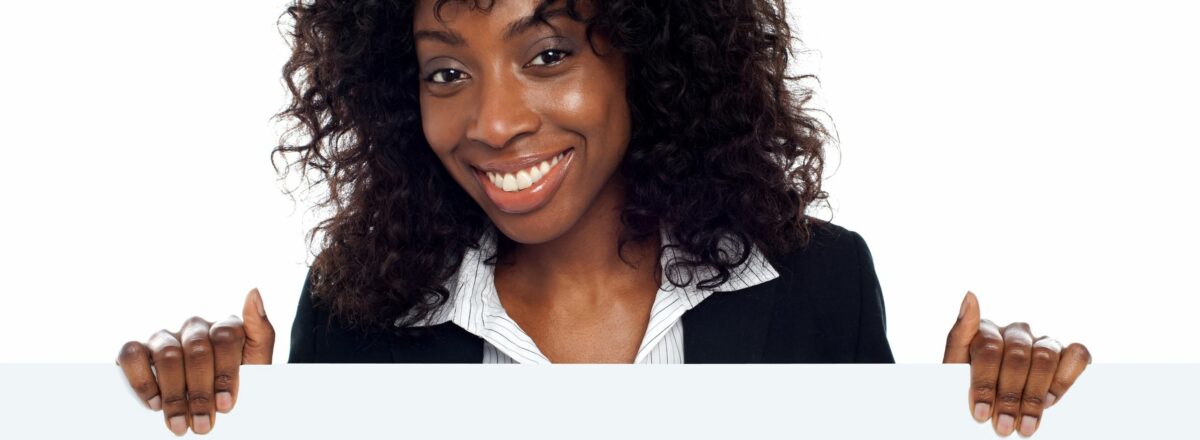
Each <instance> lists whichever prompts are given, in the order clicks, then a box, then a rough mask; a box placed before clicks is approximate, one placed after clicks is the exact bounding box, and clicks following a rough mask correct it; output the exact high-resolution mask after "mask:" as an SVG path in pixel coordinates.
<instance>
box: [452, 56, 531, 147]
mask: <svg viewBox="0 0 1200 440" xmlns="http://www.w3.org/2000/svg"><path fill="white" fill-rule="evenodd" d="M498 70H499V71H498V72H497V73H495V74H492V75H488V76H487V77H486V79H485V80H483V81H479V85H478V95H477V99H478V104H477V106H476V111H475V120H474V121H473V122H472V123H471V124H469V126H468V129H467V138H468V139H470V140H473V141H476V142H481V143H484V144H486V145H488V146H490V147H492V148H495V149H502V148H504V147H506V146H508V144H509V143H511V142H512V141H513V140H514V139H516V138H517V137H519V136H520V135H522V134H530V133H534V132H536V131H537V129H538V127H539V125H540V123H541V122H540V121H541V119H540V117H539V116H538V113H537V112H535V111H534V110H533V109H532V108H531V107H530V105H529V104H530V103H529V102H527V101H528V97H529V94H528V93H527V91H526V86H525V85H524V84H521V81H519V80H517V79H516V78H514V74H513V73H512V72H505V71H504V70H505V69H498Z"/></svg>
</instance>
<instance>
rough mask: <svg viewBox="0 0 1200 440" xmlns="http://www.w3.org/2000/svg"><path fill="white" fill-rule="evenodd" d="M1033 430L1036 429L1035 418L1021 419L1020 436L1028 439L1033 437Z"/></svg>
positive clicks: (1025, 417)
mask: <svg viewBox="0 0 1200 440" xmlns="http://www.w3.org/2000/svg"><path fill="white" fill-rule="evenodd" d="M1035 429H1037V417H1030V416H1024V417H1021V435H1023V436H1026V437H1029V436H1031V435H1033V430H1035Z"/></svg>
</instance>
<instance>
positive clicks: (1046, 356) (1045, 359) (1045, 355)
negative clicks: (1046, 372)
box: [1033, 348, 1058, 366]
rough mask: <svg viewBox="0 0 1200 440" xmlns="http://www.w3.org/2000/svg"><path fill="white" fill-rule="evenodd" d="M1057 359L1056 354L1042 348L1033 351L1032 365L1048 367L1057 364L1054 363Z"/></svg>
mask: <svg viewBox="0 0 1200 440" xmlns="http://www.w3.org/2000/svg"><path fill="white" fill-rule="evenodd" d="M1057 357H1058V354H1057V353H1055V352H1053V351H1051V350H1048V349H1044V348H1034V349H1033V364H1034V365H1035V366H1050V365H1052V364H1056V363H1057V362H1055V361H1056V358H1057Z"/></svg>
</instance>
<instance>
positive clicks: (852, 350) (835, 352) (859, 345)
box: [766, 222, 891, 362]
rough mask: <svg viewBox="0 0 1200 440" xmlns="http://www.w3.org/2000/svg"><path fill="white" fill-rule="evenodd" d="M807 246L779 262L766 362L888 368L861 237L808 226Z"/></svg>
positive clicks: (875, 285)
mask: <svg viewBox="0 0 1200 440" xmlns="http://www.w3.org/2000/svg"><path fill="white" fill-rule="evenodd" d="M810 224H811V225H812V229H811V232H812V233H811V236H810V239H809V241H808V243H807V244H805V245H804V246H802V247H800V248H799V249H796V250H794V251H793V252H791V253H790V254H788V255H785V256H784V257H782V258H780V259H779V264H778V265H777V266H776V269H777V271H778V272H779V273H780V277H781V279H782V282H781V283H780V284H779V285H778V288H777V289H775V294H776V297H775V298H774V305H775V306H774V310H773V313H772V319H771V338H770V339H769V341H768V350H767V356H766V358H767V359H770V360H771V361H773V362H890V358H891V353H890V348H889V347H888V345H887V339H886V332H885V329H884V310H883V297H882V293H881V291H880V288H879V280H878V277H877V276H876V274H875V266H874V261H873V258H872V256H871V252H870V249H869V248H868V247H867V244H866V241H865V240H864V239H863V237H862V235H860V234H859V233H857V232H854V231H851V230H849V229H846V228H844V227H842V226H838V225H836V224H833V223H829V222H814V223H810Z"/></svg>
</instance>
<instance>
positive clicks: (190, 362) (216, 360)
mask: <svg viewBox="0 0 1200 440" xmlns="http://www.w3.org/2000/svg"><path fill="white" fill-rule="evenodd" d="M242 315H243V316H245V323H243V322H242V320H241V319H239V318H238V317H237V316H233V315H231V316H230V317H228V318H226V319H224V320H222V321H220V322H216V323H212V322H209V321H206V320H204V319H201V318H199V317H192V318H190V319H188V320H187V321H184V323H183V327H182V328H180V329H179V331H178V332H170V331H167V330H159V331H158V332H157V333H155V334H154V335H152V336H150V340H149V341H146V342H139V341H130V342H128V343H126V344H125V345H124V346H122V347H121V353H120V355H118V356H117V364H118V365H120V366H121V369H122V370H124V371H125V377H126V378H127V379H129V385H130V386H131V387H133V390H134V392H135V393H136V394H137V396H138V397H139V398H141V399H142V402H143V403H145V404H146V406H148V407H149V408H150V409H152V410H154V411H158V410H162V411H163V417H164V420H166V423H167V429H170V430H171V432H173V433H175V435H177V436H181V435H184V434H186V433H187V429H188V427H189V426H190V427H191V428H192V432H195V433H197V434H207V433H208V432H209V431H210V430H212V427H213V424H214V422H215V421H216V418H215V416H216V414H215V412H214V411H213V410H214V409H215V410H216V411H220V412H223V413H227V412H229V411H230V410H231V409H233V405H234V403H235V402H237V393H238V368H239V366H240V365H242V364H270V363H271V350H272V349H273V348H274V347H275V329H274V328H273V327H271V323H270V322H269V321H267V314H266V309H265V308H264V307H263V303H262V296H261V295H259V293H258V289H253V290H251V291H250V293H249V294H247V295H246V303H245V305H244V306H243V307H242ZM151 365H153V366H154V369H153V370H151V368H150V366H151ZM155 373H157V379H156V378H155ZM214 405H215V408H214Z"/></svg>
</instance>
